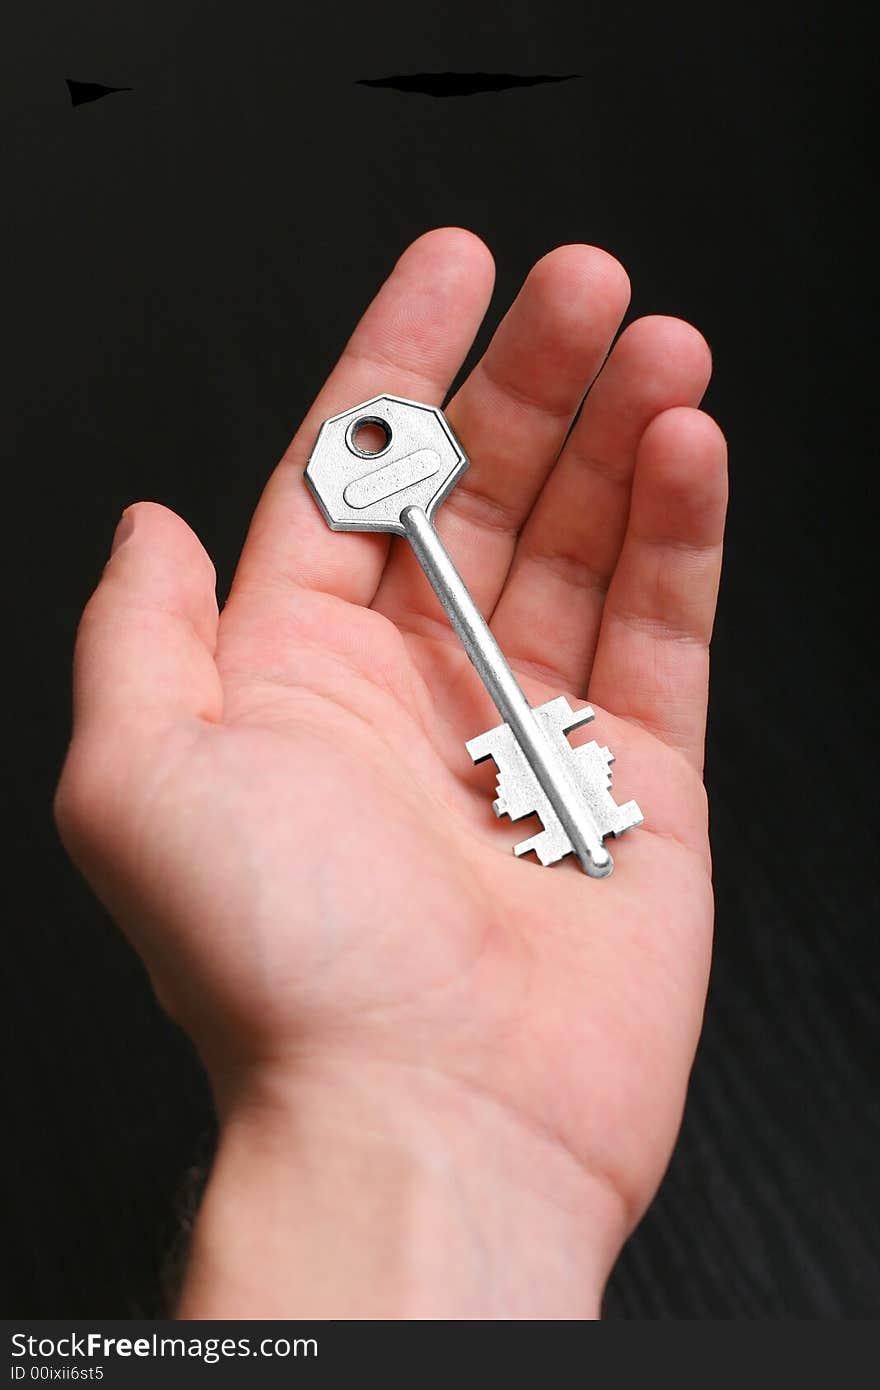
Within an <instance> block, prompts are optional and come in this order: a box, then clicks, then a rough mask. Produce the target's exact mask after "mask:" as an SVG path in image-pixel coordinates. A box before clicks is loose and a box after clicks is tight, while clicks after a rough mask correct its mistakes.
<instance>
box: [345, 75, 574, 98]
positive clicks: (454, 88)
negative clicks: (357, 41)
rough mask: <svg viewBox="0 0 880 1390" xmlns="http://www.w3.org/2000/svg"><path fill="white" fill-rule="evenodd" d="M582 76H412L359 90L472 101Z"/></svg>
mask: <svg viewBox="0 0 880 1390" xmlns="http://www.w3.org/2000/svg"><path fill="white" fill-rule="evenodd" d="M579 76H580V73H577V72H568V73H564V74H561V75H559V76H550V75H547V74H544V73H529V74H520V75H517V74H516V73H512V72H412V73H405V74H403V75H402V76H399V77H359V78H357V79H356V81H357V85H358V86H359V87H391V88H393V89H394V90H395V91H398V92H422V93H424V95H425V96H430V97H469V96H473V95H474V94H475V93H476V92H503V91H506V90H507V89H508V88H509V87H537V86H538V85H539V84H540V83H542V82H570V81H571V80H572V78H575V77H579Z"/></svg>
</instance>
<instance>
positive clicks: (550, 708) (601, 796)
mask: <svg viewBox="0 0 880 1390" xmlns="http://www.w3.org/2000/svg"><path fill="white" fill-rule="evenodd" d="M534 712H535V714H536V715H537V716H538V718H539V722H540V723H541V725H542V727H543V728H544V729H545V731H546V733H547V736H548V737H549V738H550V740H551V742H552V743H553V745H554V747H555V748H556V750H557V752H558V753H559V754H560V755H561V756H562V757H563V758H564V759H565V760H566V762H567V763H568V765H569V767H570V768H571V770H572V772H573V773H574V781H575V783H576V785H578V786H579V788H580V790H581V792H582V793H583V796H584V800H585V802H586V804H587V806H588V807H589V811H590V814H591V815H592V817H593V821H594V823H595V826H596V830H597V832H598V834H599V836H600V838H601V839H602V840H605V839H606V838H607V837H608V836H609V835H613V836H615V837H617V836H619V835H623V834H624V832H625V831H627V830H630V829H633V828H634V827H635V826H637V825H641V824H642V822H643V819H644V818H643V816H642V813H641V810H640V809H639V807H638V805H637V804H636V802H635V801H627V802H626V803H625V804H624V805H622V806H618V805H617V803H616V801H615V800H614V798H613V796H612V794H611V792H610V790H609V788H610V786H611V765H612V763H613V762H614V754H613V753H612V752H611V749H610V748H608V747H607V746H606V745H602V744H599V743H598V742H597V741H596V740H593V741H591V742H589V743H584V744H581V745H580V746H579V747H578V748H572V746H571V744H570V743H569V741H568V739H567V738H566V734H567V732H568V731H569V730H571V729H573V728H577V727H578V726H579V725H582V724H588V723H590V721H591V720H592V719H593V718H594V717H595V715H594V711H593V709H592V707H591V706H590V705H584V706H583V707H582V708H581V709H579V710H573V709H572V708H571V705H570V704H569V702H568V700H567V699H566V697H565V696H564V695H559V696H557V697H556V698H555V699H553V700H548V701H547V703H546V704H543V705H539V706H537V707H536V709H535V711H534ZM465 747H466V748H467V751H468V753H469V754H470V757H471V759H472V760H473V762H474V763H482V762H485V761H486V760H487V759H488V758H492V759H494V762H495V765H496V767H497V768H498V781H497V786H496V788H495V792H496V799H495V801H494V802H493V805H492V810H493V811H494V812H495V815H496V816H497V817H499V818H500V817H501V816H505V815H506V816H509V817H510V819H511V821H519V820H523V819H525V818H526V817H527V816H531V815H536V816H537V817H538V819H539V820H540V822H541V825H542V827H543V828H542V829H541V830H540V831H538V833H537V834H535V835H532V836H530V837H529V838H528V839H526V840H521V841H520V842H519V844H517V845H514V847H513V852H514V854H515V855H516V856H517V858H521V857H522V856H523V855H525V854H530V853H531V854H534V855H535V857H536V858H537V859H538V861H539V862H540V863H541V864H542V865H544V866H547V865H549V864H555V863H557V862H558V861H559V860H560V859H563V858H564V857H565V856H566V855H567V854H571V853H572V852H573V850H572V845H571V842H570V841H569V839H568V836H567V835H566V833H565V831H564V830H563V828H562V826H561V824H560V822H559V821H558V820H557V818H556V814H555V812H554V811H553V809H552V807H551V805H550V803H549V802H548V801H547V798H546V797H545V795H544V793H543V791H542V790H541V788H540V786H539V784H538V781H537V778H536V777H535V775H534V773H533V772H532V770H531V768H530V767H529V765H528V762H527V761H526V759H525V755H524V754H523V752H522V749H521V748H520V746H519V744H518V743H517V741H516V739H515V737H514V734H513V731H512V730H511V728H510V726H509V725H508V724H499V725H497V726H496V727H495V728H493V729H489V730H487V731H486V733H483V734H478V735H477V736H476V737H475V738H472V739H469V740H468V742H467V743H466V744H465ZM598 876H599V875H597V877H598Z"/></svg>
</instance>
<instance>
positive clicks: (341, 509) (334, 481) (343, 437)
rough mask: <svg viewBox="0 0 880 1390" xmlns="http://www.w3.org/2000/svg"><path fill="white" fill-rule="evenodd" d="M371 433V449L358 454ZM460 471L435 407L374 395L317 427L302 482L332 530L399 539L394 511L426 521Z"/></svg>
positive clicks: (459, 457)
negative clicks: (411, 510)
mask: <svg viewBox="0 0 880 1390" xmlns="http://www.w3.org/2000/svg"><path fill="white" fill-rule="evenodd" d="M367 426H373V427H374V428H373V430H372V431H368V430H367ZM370 433H372V434H373V436H376V435H377V434H378V436H379V438H378V447H373V444H374V441H372V440H371V441H370V447H367V448H365V447H364V443H365V442H366V436H367V435H369V434H370ZM467 466H468V460H467V456H466V455H465V452H464V450H463V449H462V447H461V445H460V444H459V442H458V440H457V439H456V437H455V435H454V434H453V433H452V430H451V429H450V428H449V425H448V423H447V421H446V417H445V416H444V414H443V411H442V410H440V409H439V407H438V406H435V405H422V404H421V403H420V402H419V401H408V400H405V399H404V398H403V397H402V396H374V397H373V399H372V400H370V401H364V403H363V405H358V406H355V407H354V408H353V409H352V410H346V411H343V413H342V414H341V415H333V416H331V418H330V419H329V420H325V421H324V423H323V425H322V426H321V428H320V430H319V431H318V437H317V439H316V440H315V447H314V448H313V449H312V453H311V457H310V458H309V461H308V463H307V465H306V472H305V479H306V482H307V483H308V485H309V487H310V488H311V490H312V493H313V495H314V497H315V501H316V502H317V503H318V506H319V507H320V508H321V511H322V512H323V514H324V520H325V521H326V522H327V525H328V526H329V527H331V529H332V530H334V531H390V532H392V533H393V534H395V535H398V536H402V535H404V534H405V533H404V528H403V525H402V524H401V521H400V514H401V512H402V511H403V510H404V509H405V508H406V507H421V509H422V510H423V511H424V512H426V513H427V515H428V517H429V518H430V517H433V515H434V513H435V512H436V510H437V508H438V507H439V505H440V503H441V502H442V501H443V499H444V497H447V496H448V495H449V493H450V491H451V490H452V488H453V487H454V486H455V484H456V483H457V482H458V480H459V478H460V477H461V475H462V473H463V472H464V470H465V469H466V468H467Z"/></svg>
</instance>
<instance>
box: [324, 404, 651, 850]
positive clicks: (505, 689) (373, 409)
mask: <svg viewBox="0 0 880 1390" xmlns="http://www.w3.org/2000/svg"><path fill="white" fill-rule="evenodd" d="M368 426H372V427H374V429H375V430H376V431H378V433H379V434H380V436H381V439H380V442H379V446H378V448H375V449H372V448H368V447H365V445H364V439H365V432H366V429H367V427H368ZM467 466H468V460H467V457H466V455H465V453H464V450H463V449H462V447H461V444H460V443H459V442H458V440H457V439H456V437H455V435H454V434H453V432H452V430H451V429H450V427H449V424H448V422H447V420H446V418H445V416H444V414H443V412H442V410H439V409H438V408H437V407H436V406H430V405H422V404H420V403H419V402H418V401H408V400H404V399H403V398H402V397H400V396H375V397H374V398H373V400H370V401H365V402H364V404H363V405H359V406H355V407H354V408H353V409H352V410H346V411H344V412H343V413H342V414H341V415H334V416H333V417H332V418H331V419H329V420H325V421H324V423H323V425H322V426H321V428H320V430H319V432H318V437H317V439H316V440H315V446H314V448H313V450H312V453H311V457H310V458H309V461H308V464H307V466H306V471H305V478H306V482H307V483H308V485H309V487H310V488H311V490H312V493H313V494H314V497H315V500H316V501H317V503H318V506H319V507H320V509H321V511H322V512H323V514H324V519H325V520H326V522H327V525H328V526H330V527H331V528H332V529H333V530H334V531H389V532H391V533H392V534H393V535H397V536H405V537H406V539H407V540H408V541H409V543H410V545H411V546H412V548H413V550H414V551H415V554H416V558H417V559H418V561H419V564H420V565H421V567H422V569H423V570H424V571H425V574H426V575H427V578H428V580H429V582H430V584H431V587H432V588H433V590H434V592H435V594H436V595H437V597H438V599H439V600H440V602H441V603H442V605H443V607H444V609H445V611H446V614H447V616H448V618H449V621H450V622H451V624H452V626H453V628H454V629H455V631H456V633H457V634H458V636H459V638H460V639H461V642H462V645H463V646H464V649H465V651H466V652H467V655H468V656H469V658H470V660H471V661H472V663H473V665H474V666H475V668H476V670H477V673H478V674H479V676H480V679H481V680H482V682H483V684H484V685H485V687H486V689H487V690H488V692H489V694H490V695H491V697H492V700H493V702H494V704H495V706H496V708H497V710H498V713H499V714H500V715H501V718H502V720H503V721H504V722H503V723H502V724H500V725H499V726H498V727H497V728H494V729H490V730H489V731H488V732H487V733H485V734H480V735H479V737H477V738H473V739H471V740H470V741H469V743H468V744H467V745H466V746H467V749H468V752H469V753H470V755H471V758H472V759H473V761H474V762H475V763H479V762H482V761H483V760H484V759H485V758H489V757H491V758H493V759H494V761H495V764H496V766H497V768H498V788H497V793H498V794H497V799H496V801H495V804H494V810H495V814H496V815H498V816H501V815H508V816H510V818H511V820H520V819H522V817H524V816H528V815H537V816H538V817H539V818H540V820H541V822H542V824H543V827H544V828H543V830H542V831H541V832H540V833H539V834H538V835H534V836H532V838H531V839H529V840H524V841H523V842H522V843H521V844H519V845H517V846H516V847H515V850H514V853H516V854H525V853H527V852H528V851H529V850H533V851H534V852H535V854H536V855H537V856H538V858H539V860H540V861H541V863H542V864H553V863H555V862H556V861H557V860H558V859H561V858H563V856H564V855H566V854H571V853H574V854H575V855H576V856H577V858H578V861H579V862H580V865H581V867H582V868H583V869H584V870H585V872H586V873H588V874H590V875H591V877H593V878H605V877H606V876H607V875H608V874H610V873H611V870H612V869H613V867H614V862H613V860H612V858H611V855H610V854H609V853H608V850H607V849H606V847H605V844H604V839H605V837H606V836H607V835H622V834H623V832H624V831H625V830H628V829H630V828H631V827H632V826H635V825H640V824H641V821H642V814H641V812H640V810H639V808H638V806H637V805H636V803H635V802H634V801H628V802H627V803H626V805H624V806H618V805H617V804H616V802H615V801H614V799H613V798H612V796H611V794H610V792H609V791H608V788H609V786H610V783H611V774H610V772H609V767H610V764H611V763H612V762H613V761H614V760H613V757H612V755H611V753H610V752H609V750H608V749H607V748H600V747H599V745H598V744H596V743H588V744H584V745H583V746H582V747H580V748H572V746H571V744H570V743H569V742H568V739H567V738H566V733H567V731H568V730H569V729H571V728H574V727H575V726H576V725H578V724H583V723H586V722H587V721H588V720H590V719H592V718H593V711H592V710H591V709H590V707H589V706H586V707H585V708H584V709H581V710H578V711H573V710H572V709H571V707H570V706H569V704H568V701H567V700H566V699H565V698H564V697H560V698H559V699H556V700H550V701H549V702H548V703H547V704H545V705H540V706H538V707H537V708H536V709H532V707H531V705H530V704H529V702H528V700H527V699H526V697H525V695H524V694H523V692H522V690H521V689H520V687H519V684H518V682H517V679H516V677H515V676H514V674H513V672H512V671H511V669H510V666H509V665H508V663H507V661H506V660H505V657H504V655H503V653H502V651H501V648H500V647H499V646H498V643H497V642H496V641H495V638H494V636H493V635H492V632H491V630H490V628H489V626H488V624H487V623H486V621H485V619H484V618H483V615H482V614H481V613H480V610H479V609H478V608H477V606H476V604H475V603H474V601H473V599H472V598H471V596H470V594H469V592H468V590H467V588H466V587H465V584H464V582H463V581H462V578H461V575H460V574H459V573H458V571H457V570H456V568H455V566H454V564H453V563H452V560H451V558H450V556H449V554H448V552H447V550H446V548H445V546H444V545H443V542H442V541H441V540H440V537H439V536H438V534H437V532H436V531H435V529H434V525H433V517H434V514H435V512H436V511H437V508H438V507H439V505H440V503H441V502H442V501H443V499H444V498H445V497H447V496H448V495H449V493H450V492H451V490H452V488H453V487H454V486H455V484H456V483H457V482H458V480H459V478H460V477H461V475H462V473H463V472H464V471H465V469H466V468H467Z"/></svg>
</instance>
